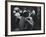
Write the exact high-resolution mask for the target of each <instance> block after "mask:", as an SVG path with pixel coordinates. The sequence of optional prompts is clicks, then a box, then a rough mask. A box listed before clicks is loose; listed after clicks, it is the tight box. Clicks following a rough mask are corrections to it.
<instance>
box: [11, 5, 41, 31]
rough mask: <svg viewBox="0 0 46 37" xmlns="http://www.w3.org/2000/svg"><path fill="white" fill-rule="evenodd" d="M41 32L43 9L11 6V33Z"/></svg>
mask: <svg viewBox="0 0 46 37" xmlns="http://www.w3.org/2000/svg"><path fill="white" fill-rule="evenodd" d="M28 30H41V7H33V6H13V5H11V31H28Z"/></svg>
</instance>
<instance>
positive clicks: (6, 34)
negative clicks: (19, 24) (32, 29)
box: [5, 1, 45, 36]
mask: <svg viewBox="0 0 46 37" xmlns="http://www.w3.org/2000/svg"><path fill="white" fill-rule="evenodd" d="M8 2H20V3H33V4H43V5H44V32H43V33H35V34H18V35H8V10H7V7H8ZM40 34H45V3H43V2H27V1H5V36H24V35H40Z"/></svg>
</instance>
